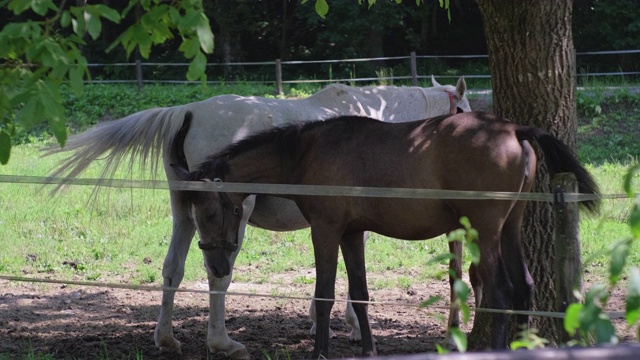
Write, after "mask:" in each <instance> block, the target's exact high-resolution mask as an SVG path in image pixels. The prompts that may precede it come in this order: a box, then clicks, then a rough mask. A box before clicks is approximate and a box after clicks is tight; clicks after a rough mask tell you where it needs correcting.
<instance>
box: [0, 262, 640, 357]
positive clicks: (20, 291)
mask: <svg viewBox="0 0 640 360" xmlns="http://www.w3.org/2000/svg"><path fill="white" fill-rule="evenodd" d="M240 271H241V270H240ZM280 283H281V284H282V283H283V282H280ZM284 283H285V284H287V285H281V284H279V285H273V284H271V285H270V284H237V283H234V284H232V286H231V288H230V291H235V292H247V293H256V294H278V295H290V296H310V294H311V292H312V289H313V285H296V284H291V282H288V283H287V282H284ZM587 285H588V284H587ZM0 286H1V289H2V290H0V354H9V355H10V358H18V357H24V356H25V355H26V354H27V352H28V351H30V350H31V351H33V352H34V353H36V354H37V353H41V354H47V355H53V356H54V358H55V359H93V358H99V359H140V358H142V359H224V358H225V357H224V356H222V355H220V354H210V353H208V351H207V349H206V346H205V339H206V329H207V320H208V300H207V295H206V294H202V293H195V294H194V293H178V294H177V295H176V309H175V314H174V331H175V336H176V338H177V339H178V340H180V341H181V342H182V349H183V354H182V356H177V355H175V354H172V355H166V354H161V353H160V352H159V351H158V350H157V349H156V348H155V346H154V343H153V330H154V327H155V321H156V319H157V316H158V313H159V308H160V299H161V294H160V293H159V292H153V291H151V292H150V291H142V290H126V289H113V288H98V287H85V286H75V285H72V286H65V285H60V284H26V283H15V282H8V281H4V280H1V281H0ZM185 287H186V288H189V289H200V290H202V289H206V284H205V283H191V284H185ZM344 289H345V285H344V284H340V283H339V284H338V285H337V287H336V290H337V298H338V299H344V298H345V294H344V291H343V290H344ZM447 294H448V284H447V282H446V281H438V280H434V281H433V282H430V283H429V284H424V285H418V286H412V287H411V288H410V289H408V290H401V289H386V290H372V291H371V295H372V298H373V300H375V301H379V302H387V303H399V304H407V305H416V304H419V303H420V302H421V301H424V300H426V299H427V298H428V297H429V296H432V295H441V296H442V297H443V298H444V299H447V298H448V295H447ZM446 304H447V301H445V300H443V301H441V302H440V303H439V305H446ZM610 305H611V308H612V309H613V310H617V311H620V310H622V309H624V298H623V294H622V291H619V292H616V293H614V294H613V296H612V299H611V303H610ZM308 306H309V303H308V301H306V300H290V299H281V298H267V297H249V296H230V297H228V298H227V329H228V331H229V334H230V336H231V337H232V338H233V339H235V340H237V341H240V342H241V343H243V344H244V345H246V346H247V349H248V350H249V351H250V353H251V356H252V358H254V359H287V358H291V359H302V358H305V357H307V356H309V354H310V352H311V350H312V348H313V339H312V338H311V336H310V335H309V333H308V331H309V328H310V326H311V322H310V320H309V318H308V315H307V313H308ZM343 312H344V303H336V305H335V306H334V310H333V318H332V328H333V329H334V330H335V332H336V333H337V337H336V338H335V339H333V340H332V342H331V348H330V354H331V356H332V358H350V357H356V356H358V355H360V352H361V348H360V347H359V346H358V345H357V344H352V343H350V341H349V331H350V329H349V327H348V325H347V324H346V323H345V321H344V318H343ZM430 312H431V310H430V311H429V312H428V311H426V310H419V309H417V308H415V307H411V306H396V305H372V306H370V317H371V320H372V324H373V332H374V336H375V337H376V340H377V348H378V352H379V354H380V355H390V354H416V353H424V352H434V351H435V344H437V343H441V342H442V341H443V340H444V335H445V326H444V324H443V323H442V322H441V321H440V320H438V319H437V318H436V316H434V315H433V314H432V313H430ZM436 312H437V313H439V314H441V315H442V316H443V317H445V316H446V314H447V312H446V311H445V310H443V309H438V310H436ZM616 326H617V329H618V333H619V334H623V336H624V338H623V341H624V342H632V341H633V334H634V330H628V329H626V328H625V327H624V323H623V322H622V320H617V321H616ZM462 329H463V330H464V331H469V330H470V327H469V326H463V327H462ZM265 354H266V355H265ZM287 356H289V357H287Z"/></svg>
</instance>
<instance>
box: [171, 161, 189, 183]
mask: <svg viewBox="0 0 640 360" xmlns="http://www.w3.org/2000/svg"><path fill="white" fill-rule="evenodd" d="M169 165H170V166H171V167H172V168H173V172H174V173H176V175H178V177H179V178H180V179H182V180H184V181H189V178H190V177H189V174H190V173H189V170H188V169H186V168H185V167H184V166H180V165H178V164H169Z"/></svg>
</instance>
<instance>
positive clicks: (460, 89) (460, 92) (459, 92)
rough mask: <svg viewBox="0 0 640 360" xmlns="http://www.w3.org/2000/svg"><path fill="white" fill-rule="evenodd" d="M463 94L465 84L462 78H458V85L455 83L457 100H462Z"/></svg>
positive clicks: (465, 89)
mask: <svg viewBox="0 0 640 360" xmlns="http://www.w3.org/2000/svg"><path fill="white" fill-rule="evenodd" d="M465 92H467V82H466V81H464V76H460V78H459V79H458V83H456V95H458V99H462V97H463V96H464V93H465Z"/></svg>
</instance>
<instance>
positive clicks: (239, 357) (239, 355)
mask: <svg viewBox="0 0 640 360" xmlns="http://www.w3.org/2000/svg"><path fill="white" fill-rule="evenodd" d="M225 355H226V356H227V357H228V358H229V359H233V360H251V356H249V352H248V351H247V349H246V348H245V347H244V346H243V347H242V349H236V350H235V351H234V352H232V353H225Z"/></svg>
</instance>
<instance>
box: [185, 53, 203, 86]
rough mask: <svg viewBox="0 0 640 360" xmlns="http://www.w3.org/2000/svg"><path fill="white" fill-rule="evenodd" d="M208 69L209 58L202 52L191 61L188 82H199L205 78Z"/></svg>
mask: <svg viewBox="0 0 640 360" xmlns="http://www.w3.org/2000/svg"><path fill="white" fill-rule="evenodd" d="M206 68H207V57H206V56H204V54H203V53H202V52H198V53H197V54H196V56H195V57H194V58H193V60H191V64H189V69H188V70H187V79H188V80H192V81H193V80H197V79H199V78H201V77H202V76H204V71H205V69H206Z"/></svg>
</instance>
